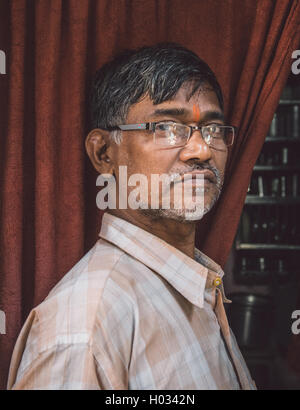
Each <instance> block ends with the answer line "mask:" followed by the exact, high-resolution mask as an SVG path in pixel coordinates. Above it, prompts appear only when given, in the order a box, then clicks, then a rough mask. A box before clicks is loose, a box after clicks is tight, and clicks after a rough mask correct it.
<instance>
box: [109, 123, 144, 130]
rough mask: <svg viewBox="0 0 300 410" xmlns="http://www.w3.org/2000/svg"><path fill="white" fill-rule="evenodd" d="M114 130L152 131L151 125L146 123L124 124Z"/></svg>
mask: <svg viewBox="0 0 300 410" xmlns="http://www.w3.org/2000/svg"><path fill="white" fill-rule="evenodd" d="M116 128H117V129H120V130H123V131H126V130H128V131H134V130H149V129H152V123H151V122H147V123H145V124H125V125H118V126H117V127H116Z"/></svg>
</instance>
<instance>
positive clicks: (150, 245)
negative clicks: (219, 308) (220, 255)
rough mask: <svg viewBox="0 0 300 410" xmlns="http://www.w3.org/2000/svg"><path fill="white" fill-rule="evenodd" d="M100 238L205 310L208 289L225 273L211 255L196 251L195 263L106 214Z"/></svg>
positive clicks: (154, 238) (137, 228)
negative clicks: (129, 256) (156, 274)
mask: <svg viewBox="0 0 300 410" xmlns="http://www.w3.org/2000/svg"><path fill="white" fill-rule="evenodd" d="M99 236H100V237H101V238H103V239H105V240H107V241H109V242H111V243H113V244H114V245H116V246H118V247H119V248H120V249H122V250H124V251H125V252H126V253H127V254H129V255H131V256H132V257H134V258H135V259H137V260H139V261H140V262H142V263H143V264H144V265H146V266H148V267H149V268H150V269H151V270H153V271H155V272H157V273H158V274H159V275H161V276H162V277H163V278H164V279H165V280H167V281H168V282H169V283H170V285H172V286H173V287H174V288H175V289H176V290H177V291H178V292H179V293H181V294H182V295H183V296H184V297H185V298H186V299H188V300H189V301H190V302H191V303H193V304H194V305H196V306H198V307H203V303H204V291H205V288H210V287H212V286H213V281H214V279H215V278H216V276H219V277H220V278H222V277H223V275H224V272H223V271H222V269H221V267H220V266H219V265H218V264H216V263H215V262H214V261H213V260H212V259H210V258H209V257H208V256H206V255H204V254H203V253H202V252H200V251H199V250H198V249H195V260H194V259H192V258H190V257H189V256H187V255H185V254H184V253H183V252H181V251H179V250H178V249H176V248H174V247H173V246H171V245H169V244H168V243H167V242H165V241H163V240H162V239H160V238H158V237H157V236H155V235H153V234H151V233H150V232H147V231H145V230H144V229H141V228H139V227H138V226H136V225H133V224H131V223H129V222H127V221H125V220H124V219H121V218H118V217H116V216H113V215H111V214H108V213H105V214H104V215H103V218H102V225H101V231H100V234H99Z"/></svg>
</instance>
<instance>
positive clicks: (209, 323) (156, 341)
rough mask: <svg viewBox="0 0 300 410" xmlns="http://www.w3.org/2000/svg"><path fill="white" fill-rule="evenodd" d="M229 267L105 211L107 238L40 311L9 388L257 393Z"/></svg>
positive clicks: (22, 339) (30, 323) (24, 336)
mask: <svg viewBox="0 0 300 410" xmlns="http://www.w3.org/2000/svg"><path fill="white" fill-rule="evenodd" d="M222 276H223V271H222V270H221V268H220V266H219V265H217V264H216V263H215V262H213V261H212V260H211V259H209V258H208V257H207V256H205V255H204V254H203V253H201V252H200V251H198V250H197V251H196V260H194V259H191V258H190V257H188V256H186V255H185V254H183V253H182V252H180V251H179V250H178V249H176V248H174V247H172V246H170V245H169V244H167V243H166V242H164V241H163V240H161V239H159V238H158V237H156V236H154V235H152V234H151V233H149V232H146V231H144V230H143V229H141V228H138V227H137V226H135V225H132V224H130V223H128V222H127V221H125V220H123V219H120V218H116V217H114V216H112V215H109V214H105V215H104V216H103V220H102V227H101V232H100V239H99V240H98V242H97V243H96V244H95V246H94V247H93V248H92V249H91V250H90V251H89V252H88V253H87V254H86V255H85V256H84V257H83V258H82V259H81V260H80V261H79V262H78V263H77V264H76V265H75V266H74V267H73V269H72V270H71V271H70V272H68V273H67V274H66V275H65V276H64V277H63V279H62V280H61V281H60V282H59V283H58V284H57V285H56V287H55V288H54V289H53V290H52V291H51V292H50V294H49V295H48V297H47V298H46V299H45V300H44V302H43V303H41V304H40V305H39V306H38V307H36V308H35V309H33V310H32V311H31V313H30V315H29V317H28V319H27V321H26V323H25V325H24V327H23V329H22V331H21V333H20V335H19V338H18V341H17V343H16V346H15V349H14V353H13V357H12V361H11V367H10V374H9V381H8V389H137V390H151V389H158V390H160V389H166V390H169V389H174V390H181V389H185V390H190V389H240V388H242V389H255V384H254V382H253V381H252V380H251V377H250V375H249V372H248V370H247V367H246V364H245V362H244V360H243V358H242V356H241V353H240V351H239V349H238V346H237V344H236V341H235V338H234V336H233V334H232V332H231V330H230V328H229V326H228V322H227V319H226V314H225V310H224V306H223V298H224V292H223V291H222V284H221V286H220V285H217V282H216V281H215V279H216V278H218V277H220V278H222Z"/></svg>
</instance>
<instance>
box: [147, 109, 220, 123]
mask: <svg viewBox="0 0 300 410" xmlns="http://www.w3.org/2000/svg"><path fill="white" fill-rule="evenodd" d="M188 114H189V112H188V111H187V110H186V109H185V108H159V109H157V110H155V111H154V112H153V113H152V114H150V115H149V117H150V118H152V117H158V116H159V117H163V116H165V115H166V116H168V115H170V116H172V117H182V116H187V115H188ZM211 120H220V121H223V122H224V120H225V118H224V114H223V113H222V112H220V111H207V112H205V113H204V115H203V117H202V118H201V121H200V122H206V121H211Z"/></svg>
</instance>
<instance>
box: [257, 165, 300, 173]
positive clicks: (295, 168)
mask: <svg viewBox="0 0 300 410" xmlns="http://www.w3.org/2000/svg"><path fill="white" fill-rule="evenodd" d="M253 171H255V172H265V171H267V172H269V171H280V172H282V171H283V172H284V171H300V166H299V165H254V168H253Z"/></svg>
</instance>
